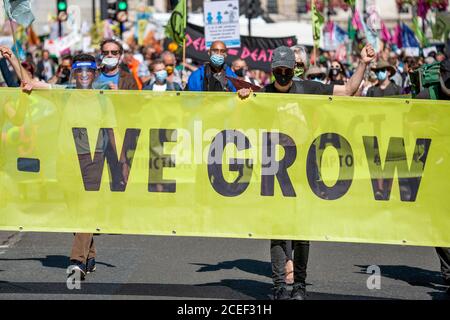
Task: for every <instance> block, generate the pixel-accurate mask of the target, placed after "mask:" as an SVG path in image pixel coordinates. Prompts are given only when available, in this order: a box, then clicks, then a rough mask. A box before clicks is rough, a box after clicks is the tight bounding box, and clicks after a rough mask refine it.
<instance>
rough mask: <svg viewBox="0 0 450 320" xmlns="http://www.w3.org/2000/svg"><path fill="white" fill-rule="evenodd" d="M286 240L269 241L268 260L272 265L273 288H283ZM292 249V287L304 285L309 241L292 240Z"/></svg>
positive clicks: (284, 281)
mask: <svg viewBox="0 0 450 320" xmlns="http://www.w3.org/2000/svg"><path fill="white" fill-rule="evenodd" d="M286 242H287V241H286V240H270V260H271V263H272V280H273V284H274V285H275V286H285V285H286V280H285V266H286V257H287V254H286V253H287V252H286ZM292 246H293V247H294V286H295V285H296V284H303V285H305V284H306V268H307V266H308V256H309V241H299V240H293V241H292Z"/></svg>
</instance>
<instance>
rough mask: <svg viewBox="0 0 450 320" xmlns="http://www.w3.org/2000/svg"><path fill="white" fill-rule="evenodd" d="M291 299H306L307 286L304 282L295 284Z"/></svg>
mask: <svg viewBox="0 0 450 320" xmlns="http://www.w3.org/2000/svg"><path fill="white" fill-rule="evenodd" d="M291 300H306V286H305V285H304V284H297V285H294V289H292V292H291Z"/></svg>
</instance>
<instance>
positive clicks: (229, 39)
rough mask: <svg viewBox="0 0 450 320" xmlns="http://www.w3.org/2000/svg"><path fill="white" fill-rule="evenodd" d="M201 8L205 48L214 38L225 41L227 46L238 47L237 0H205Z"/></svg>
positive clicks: (239, 39)
mask: <svg viewBox="0 0 450 320" xmlns="http://www.w3.org/2000/svg"><path fill="white" fill-rule="evenodd" d="M203 8H204V10H203V12H204V21H205V42H206V48H208V49H209V47H210V46H211V44H212V43H213V42H214V41H216V40H221V41H223V42H225V44H226V46H227V47H228V48H239V47H240V46H241V35H240V24H239V1H238V0H232V1H213V2H211V1H205V2H203Z"/></svg>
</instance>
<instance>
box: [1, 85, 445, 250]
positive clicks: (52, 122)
mask: <svg viewBox="0 0 450 320" xmlns="http://www.w3.org/2000/svg"><path fill="white" fill-rule="evenodd" d="M0 108H1V109H0V111H1V112H0V125H1V127H2V139H1V145H0V195H1V197H0V230H22V231H54V232H93V233H123V234H154V235H183V236H212V237H237V238H263V239H303V240H323V241H348V242H370V243H388V244H406V245H425V246H450V232H449V230H450V204H449V202H448V198H447V197H448V192H449V190H450V161H449V159H450V135H449V132H450V131H449V128H450V103H449V102H445V101H428V100H406V99H405V100H403V99H369V98H337V97H333V98H331V97H323V96H306V95H277V94H257V95H255V96H252V97H250V98H249V99H247V100H245V101H240V100H239V99H238V98H237V96H236V95H235V94H228V93H189V92H181V93H175V92H171V93H170V92H167V93H152V92H131V91H105V92H99V91H87V90H61V91H60V90H49V91H35V92H33V93H32V94H31V95H29V96H28V95H26V94H24V93H22V92H20V91H19V90H14V89H1V90H0Z"/></svg>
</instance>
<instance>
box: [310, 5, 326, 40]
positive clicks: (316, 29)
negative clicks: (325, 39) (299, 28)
mask: <svg viewBox="0 0 450 320" xmlns="http://www.w3.org/2000/svg"><path fill="white" fill-rule="evenodd" d="M311 12H312V26H313V39H314V46H315V47H316V48H318V47H319V45H320V35H321V31H322V25H323V23H324V22H325V19H324V18H323V16H322V15H321V14H320V12H319V10H317V8H316V1H315V0H311Z"/></svg>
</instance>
